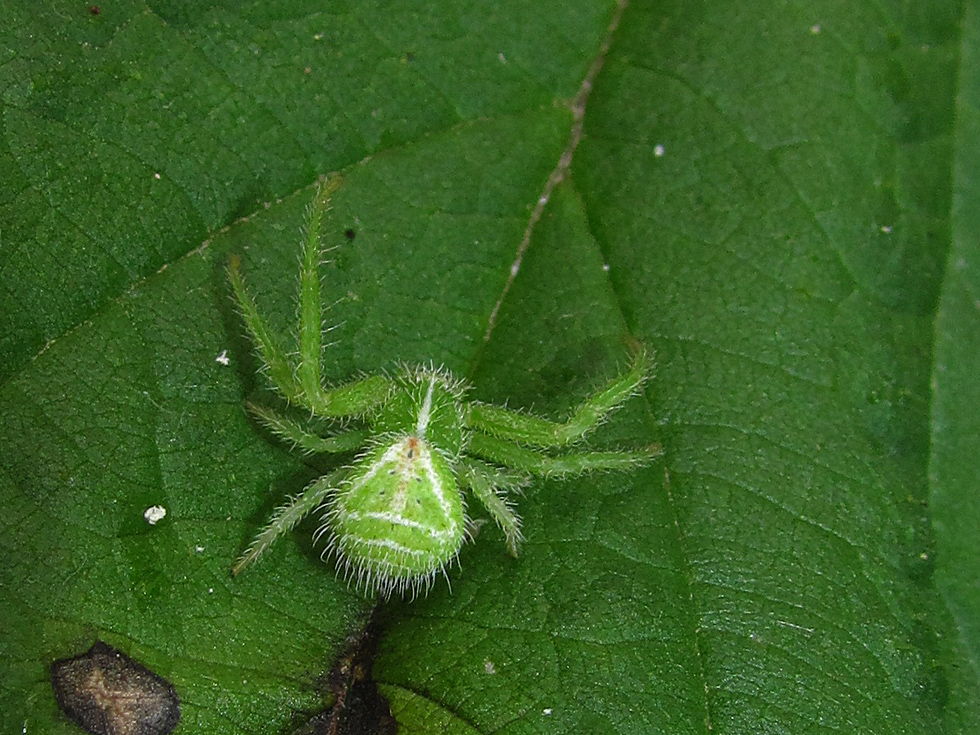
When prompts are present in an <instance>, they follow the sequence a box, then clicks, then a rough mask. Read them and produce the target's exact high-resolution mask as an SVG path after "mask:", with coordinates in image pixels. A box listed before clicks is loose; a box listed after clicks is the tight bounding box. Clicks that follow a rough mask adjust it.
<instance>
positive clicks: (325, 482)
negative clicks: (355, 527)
mask: <svg viewBox="0 0 980 735" xmlns="http://www.w3.org/2000/svg"><path fill="white" fill-rule="evenodd" d="M346 474H347V469H346V468H343V469H339V470H337V471H336V472H331V473H330V474H329V475H324V476H323V477H320V478H318V479H316V480H314V481H313V482H311V483H310V484H309V485H308V486H307V487H306V489H305V490H303V492H302V493H300V494H299V495H297V496H296V497H294V498H291V499H290V501H289V502H288V503H286V504H285V505H282V506H280V507H278V508H276V511H275V513H273V514H272V520H271V521H269V524H268V525H267V526H266V527H265V528H263V529H262V531H260V532H259V535H258V536H256V537H255V540H253V541H252V543H251V544H249V547H248V549H247V550H246V551H245V553H244V554H242V557H241V558H240V559H239V560H238V562H237V563H236V564H235V566H234V567H232V570H231V573H232V575H237V574H238V573H239V572H241V571H242V570H243V569H244V568H245V567H247V566H248V565H249V564H251V563H252V562H254V561H255V560H256V559H258V558H259V557H260V556H261V555H262V552H264V551H265V550H266V549H268V548H269V547H270V546H271V545H272V543H273V542H274V541H275V540H276V539H277V538H279V537H280V536H282V535H283V534H284V533H288V532H289V531H291V530H293V528H295V527H296V524H297V523H299V522H300V521H301V520H303V518H304V517H306V516H307V515H309V514H310V513H311V512H313V511H314V510H316V509H317V508H318V507H319V505H320V504H321V503H322V502H323V499H324V498H325V497H326V496H327V495H329V494H330V493H331V492H333V491H334V490H336V489H337V488H338V487H339V485H340V481H341V480H342V479H343V478H344V476H345V475H346Z"/></svg>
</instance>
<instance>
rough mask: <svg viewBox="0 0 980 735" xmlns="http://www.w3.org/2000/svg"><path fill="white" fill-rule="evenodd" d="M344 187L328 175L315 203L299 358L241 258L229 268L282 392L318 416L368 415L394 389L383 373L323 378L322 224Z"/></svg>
mask: <svg viewBox="0 0 980 735" xmlns="http://www.w3.org/2000/svg"><path fill="white" fill-rule="evenodd" d="M338 186H340V178H339V177H333V178H331V179H329V180H328V181H327V182H326V183H325V184H324V185H323V186H321V188H320V190H319V191H318V192H317V194H316V196H315V197H314V199H313V203H312V204H311V205H310V213H309V227H308V229H307V232H306V240H305V242H304V244H303V255H302V258H301V264H300V276H299V355H298V362H297V363H296V364H295V365H293V362H292V361H291V360H290V359H289V358H288V357H287V355H286V353H285V352H284V351H283V349H282V346H281V345H280V344H279V341H278V340H277V339H276V337H275V335H273V333H272V332H271V331H270V330H269V327H268V326H267V325H266V323H265V320H264V319H263V318H262V317H261V316H260V314H259V311H258V308H257V307H256V305H255V301H254V300H253V299H252V297H251V296H250V295H249V293H248V290H247V289H246V288H245V281H244V279H243V278H242V274H241V271H240V266H239V259H238V258H237V257H233V258H232V259H231V262H230V263H229V266H228V276H229V278H230V280H231V286H232V290H233V291H234V292H235V298H236V299H237V300H238V304H239V307H240V308H241V312H242V317H243V319H244V321H245V327H246V329H247V330H248V333H249V335H251V337H252V340H253V341H254V342H255V344H256V346H257V348H258V351H259V356H260V357H261V358H262V361H263V362H264V363H265V365H266V367H267V368H268V370H269V377H270V378H271V379H272V382H273V384H274V385H275V387H276V388H277V389H278V390H279V392H280V393H281V394H282V396H283V397H284V398H285V399H286V400H287V401H289V402H290V403H293V404H295V405H298V406H303V407H304V408H307V409H309V410H310V411H312V412H313V413H315V414H317V415H319V416H328V417H334V418H340V417H349V416H363V415H364V414H365V413H367V412H368V411H370V410H371V409H372V408H373V407H374V406H376V405H378V404H379V403H381V401H383V400H384V399H385V398H386V397H387V396H388V394H389V392H390V391H391V389H392V383H391V381H390V380H389V379H388V378H386V377H384V376H381V375H377V376H372V377H368V378H363V379H361V380H355V381H352V382H350V383H346V384H344V385H340V386H337V387H335V388H331V389H327V388H324V387H323V383H322V381H321V376H320V359H321V354H320V352H321V349H322V333H323V324H322V323H321V320H322V305H321V302H320V274H319V265H320V255H321V247H320V224H321V222H322V220H323V215H324V214H325V213H326V212H327V210H328V209H329V207H330V195H331V194H332V193H333V192H334V191H335V190H336V189H337V187H338Z"/></svg>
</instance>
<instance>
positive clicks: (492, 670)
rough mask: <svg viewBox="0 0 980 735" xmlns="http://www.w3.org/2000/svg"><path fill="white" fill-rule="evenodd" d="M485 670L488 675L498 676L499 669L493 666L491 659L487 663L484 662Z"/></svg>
mask: <svg viewBox="0 0 980 735" xmlns="http://www.w3.org/2000/svg"><path fill="white" fill-rule="evenodd" d="M483 669H484V671H486V672H487V673H488V674H496V673H497V667H496V666H494V665H493V661H491V660H490V659H487V660H486V661H484V662H483Z"/></svg>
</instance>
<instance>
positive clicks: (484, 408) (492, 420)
mask: <svg viewBox="0 0 980 735" xmlns="http://www.w3.org/2000/svg"><path fill="white" fill-rule="evenodd" d="M652 367H653V361H652V360H651V358H650V356H649V355H648V354H647V352H646V350H644V349H643V348H642V347H639V348H636V350H635V351H634V353H633V359H632V362H631V365H630V369H629V370H628V371H627V372H625V373H624V374H623V375H620V376H619V377H617V378H614V379H613V380H611V381H609V383H607V384H606V385H605V386H604V387H603V388H601V389H600V390H598V391H596V392H595V393H593V394H592V395H591V396H589V397H588V398H586V399H585V400H584V401H583V402H582V403H581V404H580V405H579V407H578V408H577V409H576V410H575V412H574V413H573V414H572V417H571V418H570V419H569V420H568V421H566V422H564V423H561V422H558V421H549V420H548V419H544V418H541V417H539V416H531V415H529V414H526V413H521V412H519V411H513V410H511V409H508V408H503V407H500V406H491V405H487V404H482V403H474V404H473V406H472V407H471V409H470V413H469V426H470V428H472V429H476V430H477V431H482V432H483V433H485V434H492V435H493V436H496V437H499V438H501V439H506V440H508V441H512V442H517V443H519V444H525V445H530V446H533V447H541V448H558V447H564V446H566V445H568V444H570V443H572V442H574V441H576V440H578V439H581V438H582V437H584V436H585V435H586V434H587V433H589V432H590V431H592V430H593V429H594V428H595V427H596V426H598V425H599V424H600V423H602V421H603V420H604V419H605V418H606V417H607V416H608V415H609V414H610V413H612V412H613V411H615V410H616V409H617V408H619V407H620V406H622V405H623V403H625V402H626V400H627V399H628V398H630V396H633V395H636V394H637V393H638V392H639V390H640V387H641V386H642V385H643V383H644V382H645V381H646V380H647V378H648V377H649V376H650V373H651V371H652Z"/></svg>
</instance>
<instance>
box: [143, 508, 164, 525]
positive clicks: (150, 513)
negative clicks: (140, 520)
mask: <svg viewBox="0 0 980 735" xmlns="http://www.w3.org/2000/svg"><path fill="white" fill-rule="evenodd" d="M166 515H167V509H166V508H164V507H163V506H162V505H151V506H150V507H149V508H147V509H146V510H144V511H143V517H144V518H145V519H146V522H147V523H149V524H150V525H151V526H155V525H156V524H158V523H159V522H160V521H162V520H163V519H164V516H166Z"/></svg>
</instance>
